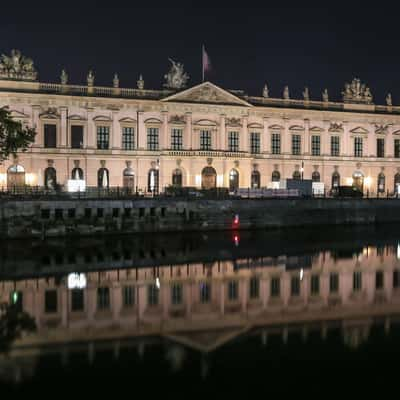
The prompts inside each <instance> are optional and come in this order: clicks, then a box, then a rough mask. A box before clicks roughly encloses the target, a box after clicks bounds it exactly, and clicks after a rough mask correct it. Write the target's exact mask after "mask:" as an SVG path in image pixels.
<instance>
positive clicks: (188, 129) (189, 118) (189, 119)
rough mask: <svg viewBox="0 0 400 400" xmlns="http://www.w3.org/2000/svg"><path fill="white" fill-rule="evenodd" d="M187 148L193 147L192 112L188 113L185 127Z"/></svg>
mask: <svg viewBox="0 0 400 400" xmlns="http://www.w3.org/2000/svg"><path fill="white" fill-rule="evenodd" d="M185 140H186V141H185V143H186V145H185V150H191V149H192V113H191V112H187V113H186V127H185Z"/></svg>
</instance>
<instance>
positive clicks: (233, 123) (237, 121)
mask: <svg viewBox="0 0 400 400" xmlns="http://www.w3.org/2000/svg"><path fill="white" fill-rule="evenodd" d="M225 125H227V126H242V124H241V121H240V118H226V120H225Z"/></svg>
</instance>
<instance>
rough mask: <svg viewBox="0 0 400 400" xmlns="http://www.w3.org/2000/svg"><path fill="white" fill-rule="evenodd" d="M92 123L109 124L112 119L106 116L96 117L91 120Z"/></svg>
mask: <svg viewBox="0 0 400 400" xmlns="http://www.w3.org/2000/svg"><path fill="white" fill-rule="evenodd" d="M93 121H108V122H111V121H112V119H111V118H110V117H109V116H107V115H97V116H96V117H94V118H93Z"/></svg>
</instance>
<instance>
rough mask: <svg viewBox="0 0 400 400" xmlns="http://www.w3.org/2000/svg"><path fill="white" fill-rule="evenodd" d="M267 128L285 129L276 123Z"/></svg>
mask: <svg viewBox="0 0 400 400" xmlns="http://www.w3.org/2000/svg"><path fill="white" fill-rule="evenodd" d="M268 128H269V129H276V130H281V129H285V128H284V127H283V126H282V125H278V124H274V125H270V126H269V127H268Z"/></svg>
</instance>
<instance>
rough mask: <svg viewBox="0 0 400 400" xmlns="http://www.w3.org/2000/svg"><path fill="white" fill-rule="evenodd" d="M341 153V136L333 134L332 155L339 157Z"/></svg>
mask: <svg viewBox="0 0 400 400" xmlns="http://www.w3.org/2000/svg"><path fill="white" fill-rule="evenodd" d="M339 154H340V136H331V156H334V157H337V156H339Z"/></svg>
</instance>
